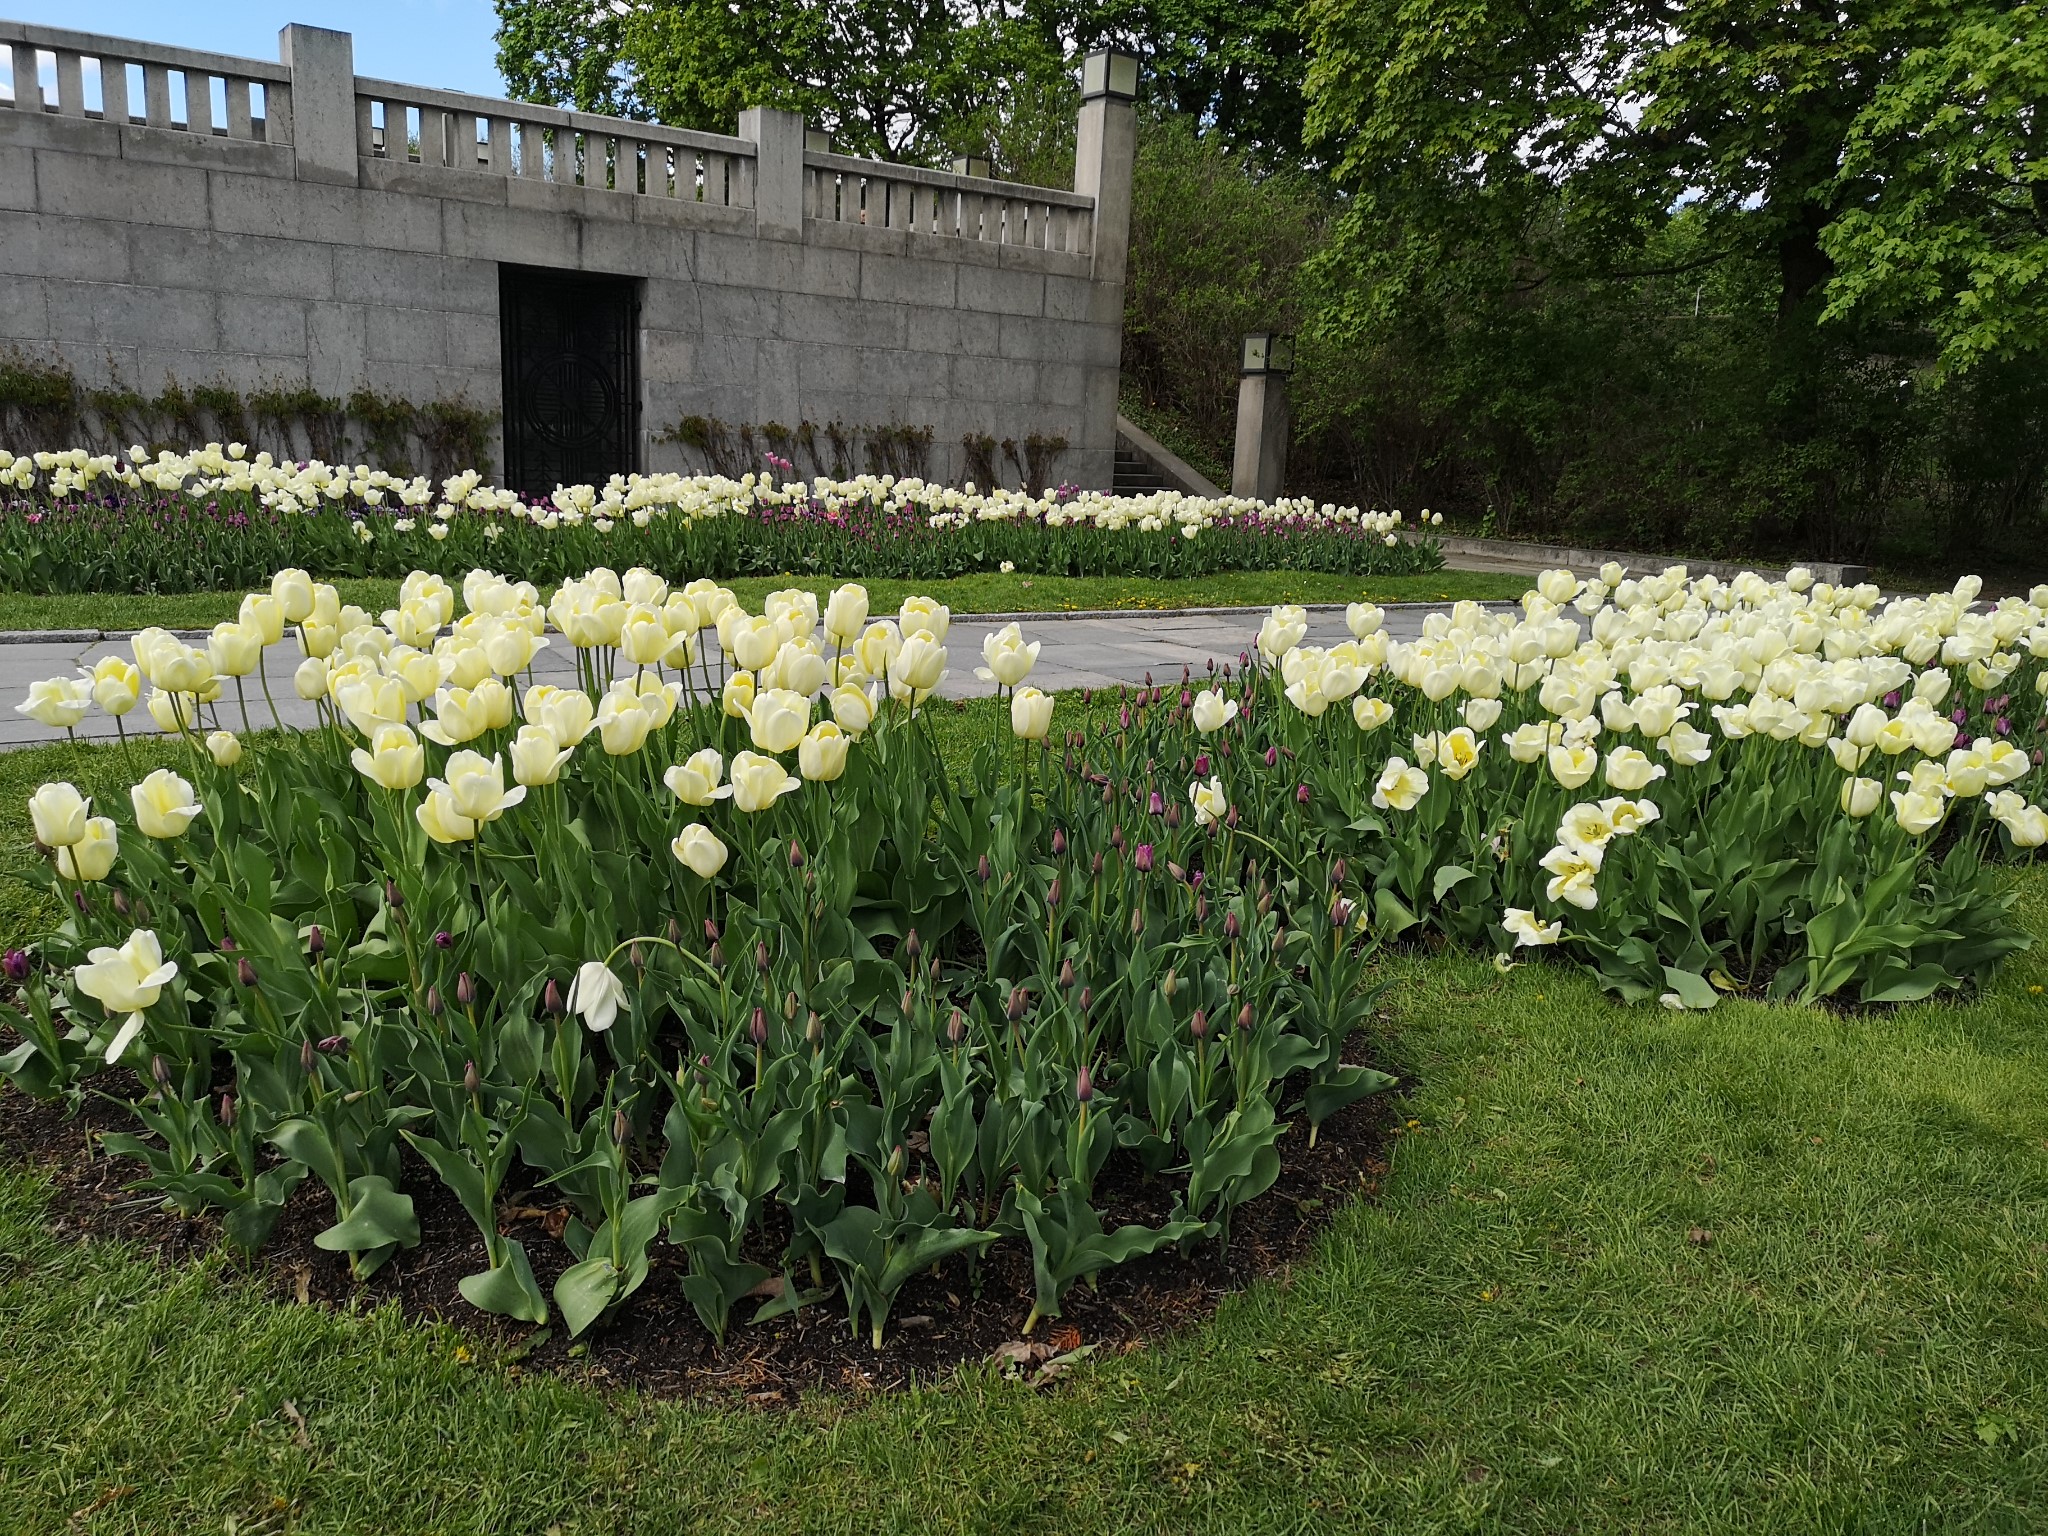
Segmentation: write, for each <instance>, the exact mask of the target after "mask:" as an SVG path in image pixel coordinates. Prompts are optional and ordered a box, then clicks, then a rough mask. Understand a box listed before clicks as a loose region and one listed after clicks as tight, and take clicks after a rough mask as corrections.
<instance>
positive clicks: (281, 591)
mask: <svg viewBox="0 0 2048 1536" xmlns="http://www.w3.org/2000/svg"><path fill="white" fill-rule="evenodd" d="M328 590H330V591H332V590H333V589H332V588H329V589H328ZM270 595H271V596H272V597H274V598H276V599H277V605H278V610H279V611H280V612H281V613H282V614H283V615H284V621H285V623H287V624H299V623H303V622H304V621H305V619H306V618H307V616H308V615H310V614H311V613H312V612H313V578H312V577H311V576H309V575H307V574H306V573H305V572H304V571H301V570H298V569H296V568H288V569H285V570H282V571H279V572H278V573H277V574H276V575H275V576H273V577H271V578H270Z"/></svg>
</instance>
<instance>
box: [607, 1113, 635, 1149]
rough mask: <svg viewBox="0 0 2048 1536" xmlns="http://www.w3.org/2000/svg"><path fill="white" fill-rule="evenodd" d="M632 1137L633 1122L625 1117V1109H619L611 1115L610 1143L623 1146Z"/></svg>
mask: <svg viewBox="0 0 2048 1536" xmlns="http://www.w3.org/2000/svg"><path fill="white" fill-rule="evenodd" d="M632 1139H633V1122H632V1121H631V1120H630V1119H629V1118H627V1115H626V1112H625V1110H624V1109H620V1110H618V1111H616V1112H615V1113H614V1114H613V1115H612V1145H613V1146H615V1147H623V1146H624V1145H625V1144H626V1143H627V1142H629V1141H631V1140H632Z"/></svg>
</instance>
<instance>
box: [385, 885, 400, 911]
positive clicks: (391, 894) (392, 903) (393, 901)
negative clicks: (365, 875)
mask: <svg viewBox="0 0 2048 1536" xmlns="http://www.w3.org/2000/svg"><path fill="white" fill-rule="evenodd" d="M384 905H385V906H387V907H403V906H404V905H405V892H403V891H401V890H400V889H399V888H398V882H397V881H396V880H386V881H385V882H384Z"/></svg>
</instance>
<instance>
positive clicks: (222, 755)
mask: <svg viewBox="0 0 2048 1536" xmlns="http://www.w3.org/2000/svg"><path fill="white" fill-rule="evenodd" d="M206 751H207V755H208V756H210V757H211V758H212V759H213V761H214V766H215V767H218V768H232V767H234V766H235V764H237V763H239V762H240V761H241V760H242V739H241V738H240V737H239V736H237V735H236V734H235V733H234V732H233V731H214V732H212V733H211V734H209V735H208V736H207V738H206Z"/></svg>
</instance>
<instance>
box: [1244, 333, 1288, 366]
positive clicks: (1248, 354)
mask: <svg viewBox="0 0 2048 1536" xmlns="http://www.w3.org/2000/svg"><path fill="white" fill-rule="evenodd" d="M1237 371H1238V372H1239V373H1240V374H1253V373H1292V372H1294V337H1293V336H1292V335H1291V334H1290V333H1288V332H1284V331H1254V332H1252V333H1251V334H1250V335H1249V336H1247V337H1245V339H1244V347H1243V350H1242V351H1241V352H1240V353H1239V354H1238V364H1237Z"/></svg>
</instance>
